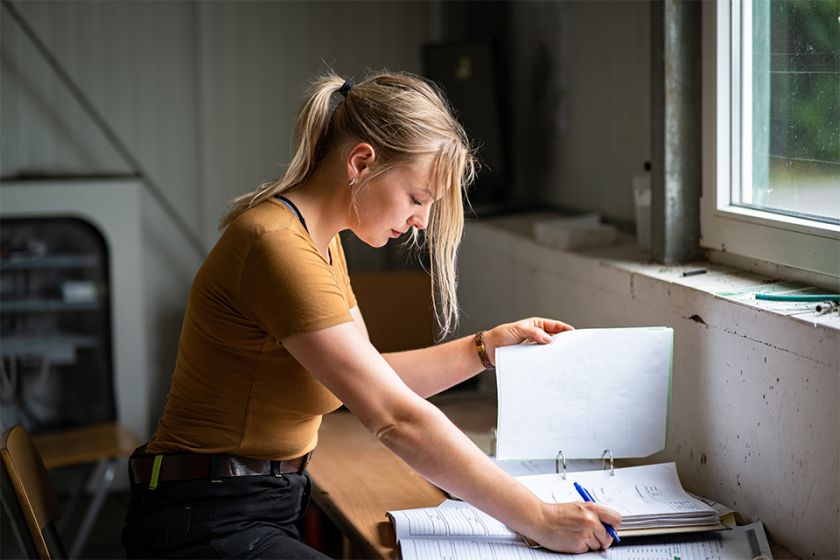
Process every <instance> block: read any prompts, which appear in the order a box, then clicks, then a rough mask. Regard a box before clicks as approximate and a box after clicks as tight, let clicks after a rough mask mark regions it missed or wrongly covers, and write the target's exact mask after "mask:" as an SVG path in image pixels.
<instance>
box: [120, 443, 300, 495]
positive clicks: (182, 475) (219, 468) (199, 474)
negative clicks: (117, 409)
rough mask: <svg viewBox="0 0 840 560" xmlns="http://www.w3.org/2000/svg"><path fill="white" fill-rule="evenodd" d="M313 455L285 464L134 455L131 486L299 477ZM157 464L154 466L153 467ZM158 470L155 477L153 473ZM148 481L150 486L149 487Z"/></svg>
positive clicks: (206, 456) (190, 455) (228, 457)
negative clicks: (237, 478)
mask: <svg viewBox="0 0 840 560" xmlns="http://www.w3.org/2000/svg"><path fill="white" fill-rule="evenodd" d="M311 456H312V453H311V452H309V453H307V454H306V455H302V456H301V457H297V458H295V459H289V460H288V461H262V460H259V459H249V458H247V457H239V456H237V455H209V454H201V453H179V454H173V455H166V454H163V455H140V456H137V455H135V456H134V457H132V458H131V461H130V464H131V478H132V483H133V484H149V487H150V488H154V487H156V486H157V483H158V482H169V481H174V480H199V479H205V480H211V481H218V482H220V481H221V479H223V478H230V477H234V476H257V475H266V474H273V475H274V476H281V475H284V474H292V473H297V474H300V473H302V472H303V471H304V470H305V469H306V465H308V464H309V459H310V457H311ZM156 465H157V466H156ZM155 470H157V477H154V476H153V473H154V472H155ZM150 481H151V482H153V484H150Z"/></svg>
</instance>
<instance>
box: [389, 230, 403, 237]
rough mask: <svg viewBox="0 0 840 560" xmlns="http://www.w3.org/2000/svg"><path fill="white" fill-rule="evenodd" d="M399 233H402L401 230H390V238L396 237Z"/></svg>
mask: <svg viewBox="0 0 840 560" xmlns="http://www.w3.org/2000/svg"><path fill="white" fill-rule="evenodd" d="M401 235H402V232H401V231H397V230H395V229H392V230H391V239H396V238H397V237H399V236H401Z"/></svg>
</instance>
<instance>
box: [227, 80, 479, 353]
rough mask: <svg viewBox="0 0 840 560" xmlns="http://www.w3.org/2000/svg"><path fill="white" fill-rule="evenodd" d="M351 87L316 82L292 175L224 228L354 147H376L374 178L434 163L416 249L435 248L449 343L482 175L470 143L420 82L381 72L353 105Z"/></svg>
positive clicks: (261, 191) (441, 319)
mask: <svg viewBox="0 0 840 560" xmlns="http://www.w3.org/2000/svg"><path fill="white" fill-rule="evenodd" d="M346 83H347V82H346V81H345V80H344V79H343V78H340V77H339V76H337V75H335V74H333V73H329V74H327V75H324V76H321V77H319V78H316V79H315V80H314V81H313V82H312V85H311V87H310V90H309V93H308V97H307V99H306V101H305V103H304V105H303V108H302V109H301V111H300V114H299V115H298V118H297V123H296V125H295V137H294V142H295V146H296V148H295V153H294V156H293V157H292V160H291V162H290V163H289V166H288V168H287V169H286V173H285V174H284V175H283V176H282V177H281V178H279V179H277V180H275V181H271V182H268V183H264V184H262V185H260V186H259V187H258V188H257V189H256V190H254V191H252V192H249V193H246V194H244V195H241V196H238V197H236V198H234V199H233V200H231V201H230V205H229V206H230V207H229V210H228V211H227V213H226V214H225V215H224V216H223V217H222V219H221V221H220V224H219V227H220V228H223V227H225V226H227V225H228V224H229V223H230V222H232V221H233V220H234V219H236V217H237V216H239V215H240V214H242V213H243V212H245V211H246V210H248V209H249V208H251V207H253V206H255V205H257V204H259V203H260V202H263V201H264V200H267V199H269V198H271V197H273V196H275V195H277V194H280V193H282V192H285V191H289V190H293V189H295V188H297V187H300V186H301V185H302V184H304V183H305V182H306V181H307V180H308V179H309V178H310V177H311V176H312V175H313V173H314V172H315V170H316V168H317V167H318V165H319V164H320V163H321V161H322V160H323V159H324V157H325V155H326V154H327V153H329V152H330V151H331V150H334V149H338V148H340V147H341V146H343V145H345V144H346V143H348V142H349V141H351V140H357V141H364V142H367V143H369V144H370V145H371V146H373V148H374V150H375V151H376V154H377V157H376V162H377V163H376V168H375V169H376V171H375V174H374V176H375V175H379V174H381V173H384V172H386V171H387V170H389V169H393V168H394V167H395V166H397V165H399V164H401V163H405V162H407V161H410V160H411V159H412V158H415V157H418V156H423V155H432V156H433V161H434V163H433V166H432V170H433V171H432V177H431V188H432V195H433V197H434V198H435V199H436V201H435V202H434V203H433V204H432V209H431V213H430V217H429V223H428V226H427V228H426V232H425V239H422V238H421V236H420V232H418V231H417V230H416V229H414V230H413V231H412V235H411V240H410V244H412V245H414V246H415V247H416V248H420V247H421V246H422V245H423V244H424V243H425V244H426V245H427V246H428V249H429V259H430V265H431V278H432V302H433V305H434V310H435V316H436V317H437V321H438V326H439V330H440V336H441V338H442V337H444V336H446V335H447V334H449V333H451V332H452V331H453V330H454V329H455V327H456V325H457V322H458V298H457V293H456V287H457V282H456V276H455V265H456V259H457V252H458V245H459V243H460V241H461V235H462V233H463V229H464V207H463V199H462V197H463V193H464V192H465V191H466V188H467V187H468V186H469V185H470V183H472V181H473V180H474V178H475V174H476V168H477V163H476V160H475V157H474V155H473V150H472V148H471V146H470V142H469V140H468V138H467V135H466V133H465V132H464V129H463V127H461V125H460V124H459V123H458V121H457V120H456V119H455V117H454V115H453V112H452V109H451V108H450V106H449V104H448V103H447V101H446V100H445V98H444V96H443V94H442V93H441V92H440V90H438V88H437V87H435V86H434V85H433V84H432V83H431V82H428V81H426V80H425V79H423V78H421V77H418V76H415V75H412V74H408V73H392V72H381V73H377V74H373V75H370V76H368V77H367V78H366V79H365V80H364V81H363V82H360V83H358V84H355V85H353V86H352V88H351V89H350V90H349V91H347V92H346V97H342V96H341V95H336V94H337V93H339V91H340V90H341V91H346V90H347V87H346V86H345V84H346ZM371 178H372V177H368V179H367V180H370V179H371ZM359 186H361V185H359ZM357 188H358V187H357Z"/></svg>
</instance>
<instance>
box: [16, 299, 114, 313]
mask: <svg viewBox="0 0 840 560" xmlns="http://www.w3.org/2000/svg"><path fill="white" fill-rule="evenodd" d="M99 308H100V302H98V301H92V302H84V303H68V302H66V301H62V300H60V299H54V300H49V299H31V300H19V301H0V313H55V312H63V311H96V310H98V309H99Z"/></svg>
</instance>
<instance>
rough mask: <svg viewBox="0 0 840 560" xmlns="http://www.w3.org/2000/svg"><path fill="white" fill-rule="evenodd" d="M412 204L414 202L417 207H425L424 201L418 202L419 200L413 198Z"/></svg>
mask: <svg viewBox="0 0 840 560" xmlns="http://www.w3.org/2000/svg"><path fill="white" fill-rule="evenodd" d="M411 202H413V203H414V204H416V205H417V206H423V201H422V200H418V199H416V198H414V197H413V196H412V197H411Z"/></svg>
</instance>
